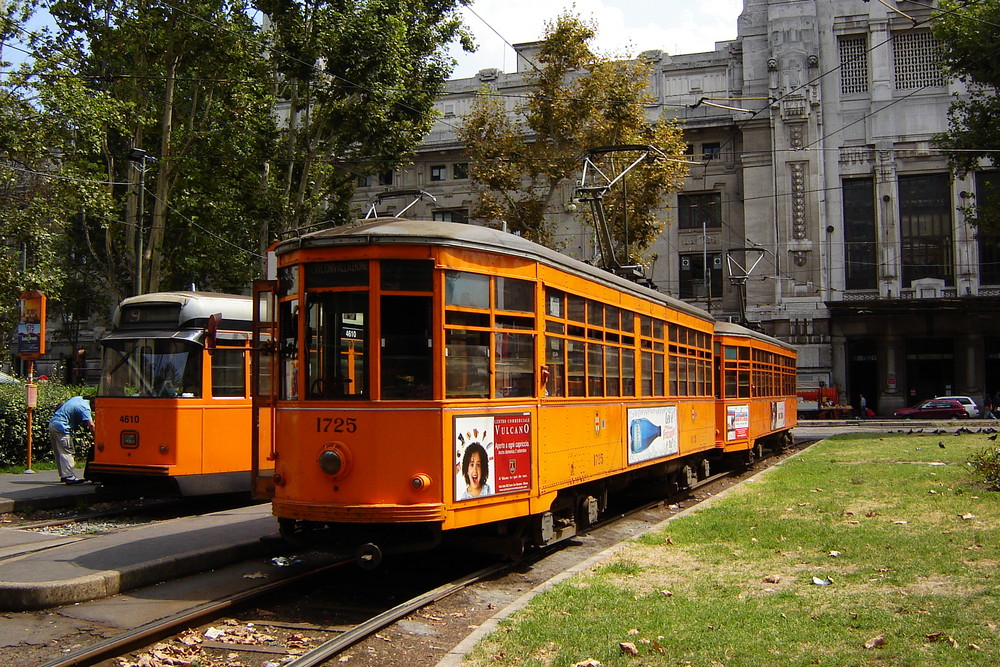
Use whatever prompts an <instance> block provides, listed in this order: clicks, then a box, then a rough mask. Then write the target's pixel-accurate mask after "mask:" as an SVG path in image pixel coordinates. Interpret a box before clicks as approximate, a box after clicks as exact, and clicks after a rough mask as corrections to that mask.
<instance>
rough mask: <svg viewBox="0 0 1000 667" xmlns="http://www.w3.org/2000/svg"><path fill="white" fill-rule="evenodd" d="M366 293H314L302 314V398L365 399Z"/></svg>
mask: <svg viewBox="0 0 1000 667" xmlns="http://www.w3.org/2000/svg"><path fill="white" fill-rule="evenodd" d="M367 340H368V293H367V292H315V293H312V294H310V295H309V301H308V305H307V313H306V349H307V350H308V351H309V367H308V370H307V375H306V397H307V398H310V399H336V398H365V397H367V396H368V390H367V377H368V375H367V373H368V370H367V364H366V361H365V360H366V343H367Z"/></svg>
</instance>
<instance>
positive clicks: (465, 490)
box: [454, 414, 531, 500]
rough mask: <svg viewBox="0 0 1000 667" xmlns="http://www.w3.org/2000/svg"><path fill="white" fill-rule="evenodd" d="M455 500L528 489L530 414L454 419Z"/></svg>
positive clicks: (529, 471)
mask: <svg viewBox="0 0 1000 667" xmlns="http://www.w3.org/2000/svg"><path fill="white" fill-rule="evenodd" d="M454 445H455V500H471V499H473V498H482V497H485V496H490V495H496V494H504V493H516V492H518V491H528V490H529V489H531V415H529V414H515V415H481V416H477V417H455V442H454Z"/></svg>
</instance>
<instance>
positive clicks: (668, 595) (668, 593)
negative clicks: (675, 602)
mask: <svg viewBox="0 0 1000 667" xmlns="http://www.w3.org/2000/svg"><path fill="white" fill-rule="evenodd" d="M660 595H662V596H663V597H665V598H669V597H673V596H674V594H673V593H672V592H670V591H660Z"/></svg>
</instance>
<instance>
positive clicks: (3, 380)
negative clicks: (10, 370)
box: [0, 371, 17, 384]
mask: <svg viewBox="0 0 1000 667" xmlns="http://www.w3.org/2000/svg"><path fill="white" fill-rule="evenodd" d="M0 384H17V378H16V377H14V376H12V375H7V374H6V373H4V372H2V371H0Z"/></svg>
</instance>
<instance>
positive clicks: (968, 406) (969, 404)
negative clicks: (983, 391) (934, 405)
mask: <svg viewBox="0 0 1000 667" xmlns="http://www.w3.org/2000/svg"><path fill="white" fill-rule="evenodd" d="M934 400H953V401H958V402H959V403H961V404H962V407H964V408H965V411H966V412H968V413H969V418H970V419H975V418H976V417H978V416H979V406H978V405H976V402H975V401H974V400H972V399H971V398H969V397H968V396H935V397H934Z"/></svg>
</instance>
